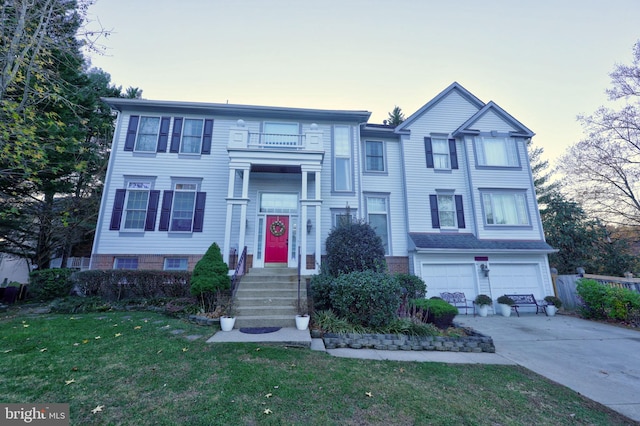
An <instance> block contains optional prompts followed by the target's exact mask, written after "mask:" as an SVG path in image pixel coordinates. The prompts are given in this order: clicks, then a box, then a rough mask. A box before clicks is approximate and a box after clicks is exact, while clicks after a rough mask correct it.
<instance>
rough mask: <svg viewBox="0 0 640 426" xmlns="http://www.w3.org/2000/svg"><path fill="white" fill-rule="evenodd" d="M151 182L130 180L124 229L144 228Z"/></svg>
mask: <svg viewBox="0 0 640 426" xmlns="http://www.w3.org/2000/svg"><path fill="white" fill-rule="evenodd" d="M150 190H151V182H129V183H128V184H127V201H126V202H125V211H124V229H127V230H139V231H142V230H144V223H145V219H146V217H147V206H148V204H149V191H150Z"/></svg>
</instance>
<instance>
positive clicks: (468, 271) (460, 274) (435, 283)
mask: <svg viewBox="0 0 640 426" xmlns="http://www.w3.org/2000/svg"><path fill="white" fill-rule="evenodd" d="M422 279H423V281H424V282H425V283H427V297H433V296H440V293H442V292H456V291H461V292H463V293H464V294H465V295H466V296H467V298H469V299H473V298H474V297H475V295H476V293H477V290H476V288H477V285H476V275H475V269H474V264H472V263H438V264H428V263H423V264H422Z"/></svg>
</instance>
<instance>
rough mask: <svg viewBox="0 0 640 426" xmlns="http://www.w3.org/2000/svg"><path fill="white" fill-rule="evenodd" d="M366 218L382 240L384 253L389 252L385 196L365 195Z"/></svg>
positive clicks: (387, 214) (386, 201)
mask: <svg viewBox="0 0 640 426" xmlns="http://www.w3.org/2000/svg"><path fill="white" fill-rule="evenodd" d="M367 220H368V222H369V225H371V227H372V228H373V229H374V231H376V234H377V235H378V236H379V237H380V239H381V240H382V245H383V246H384V252H385V254H389V211H388V198H387V197H384V196H367Z"/></svg>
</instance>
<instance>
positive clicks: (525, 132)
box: [453, 101, 535, 138]
mask: <svg viewBox="0 0 640 426" xmlns="http://www.w3.org/2000/svg"><path fill="white" fill-rule="evenodd" d="M489 112H493V113H494V114H496V115H497V116H499V117H500V118H502V119H503V120H504V121H506V122H507V123H508V124H509V125H510V126H512V127H514V128H516V129H518V130H516V131H515V132H512V134H513V135H514V136H524V137H529V138H530V137H533V135H535V133H533V132H532V131H531V130H529V128H527V127H526V126H525V125H524V124H522V123H521V122H519V121H518V120H516V119H515V118H513V116H512V115H511V114H509V113H508V112H506V111H505V110H503V109H502V108H500V107H499V106H498V104H496V103H495V102H493V101H490V102H489V103H488V104H486V105H485V106H484V107H483V108H482V109H481V110H480V111H478V112H477V113H475V114H474V115H473V116H472V117H471V118H469V119H468V120H467V121H466V122H464V123H463V124H462V125H461V126H460V127H458V129H457V130H456V131H455V132H453V136H454V137H455V136H457V135H459V134H478V130H477V129H473V125H474V124H475V123H476V122H478V120H480V119H481V118H482V117H484V116H485V115H486V114H487V113H489Z"/></svg>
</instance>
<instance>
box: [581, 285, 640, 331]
mask: <svg viewBox="0 0 640 426" xmlns="http://www.w3.org/2000/svg"><path fill="white" fill-rule="evenodd" d="M576 290H577V292H578V295H579V296H580V298H581V299H582V302H583V305H582V306H581V307H580V314H581V315H582V316H583V317H585V318H593V319H613V320H617V321H629V320H632V319H634V318H636V317H637V315H638V312H639V311H640V294H639V293H636V292H635V291H632V290H629V289H626V288H618V287H611V286H608V285H606V284H601V283H599V282H597V281H595V280H590V279H584V278H583V279H580V280H578V284H577V286H576Z"/></svg>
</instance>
